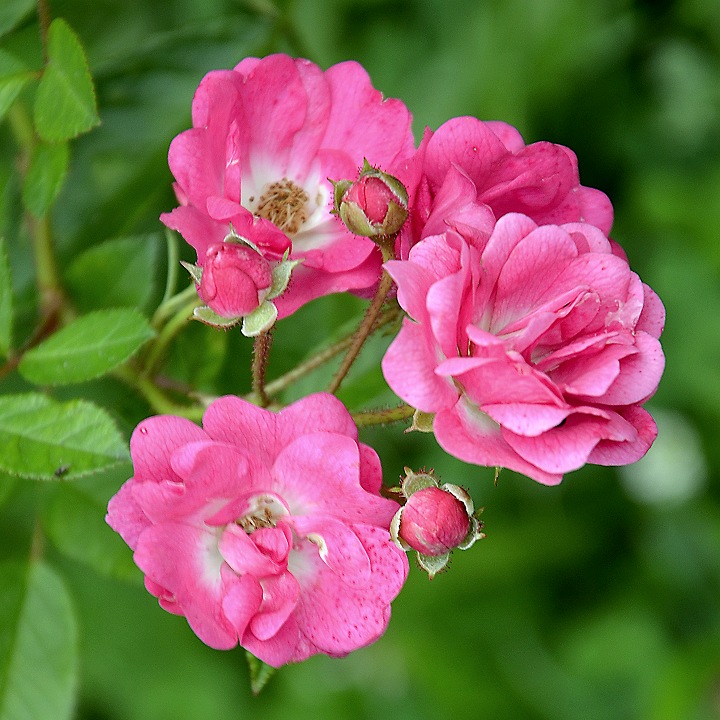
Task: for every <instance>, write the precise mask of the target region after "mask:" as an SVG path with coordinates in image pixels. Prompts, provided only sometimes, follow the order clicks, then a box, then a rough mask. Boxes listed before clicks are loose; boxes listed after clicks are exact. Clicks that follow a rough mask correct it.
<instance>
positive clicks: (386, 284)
mask: <svg viewBox="0 0 720 720" xmlns="http://www.w3.org/2000/svg"><path fill="white" fill-rule="evenodd" d="M394 241H395V239H394V238H388V241H387V242H385V243H383V244H382V245H381V246H380V249H381V250H382V254H383V262H385V261H387V260H389V259H390V258H392V257H393V253H394V250H393V245H394ZM392 283H393V281H392V278H391V277H390V276H389V275H388V274H387V272H385V270H383V273H382V277H381V278H380V284H379V285H378V289H377V292H376V293H375V297H374V298H373V299H372V302H371V303H370V307H369V308H368V309H367V312H366V313H365V317H364V318H363V319H362V322H361V323H360V325H359V326H358V329H357V330H356V332H355V335H354V337H353V340H352V342H351V343H350V347H349V348H348V351H347V354H346V355H345V357H344V358H343V360H342V362H341V363H340V367H339V368H338V369H337V372H336V373H335V375H334V376H333V378H332V380H331V381H330V384H329V385H328V387H327V391H328V392H329V393H336V392H337V390H338V388H339V387H340V383H342V381H343V380H344V379H345V376H346V375H347V374H348V371H349V370H350V368H351V366H352V364H353V363H354V362H355V359H356V358H357V356H358V355H359V353H360V350H361V349H362V346H363V345H364V343H365V341H366V340H367V339H368V337H370V333H371V332H372V329H373V325H374V324H375V320H376V319H377V316H378V315H379V313H380V310H381V309H382V306H383V304H384V303H385V298H387V295H388V293H389V292H390V288H391V287H392Z"/></svg>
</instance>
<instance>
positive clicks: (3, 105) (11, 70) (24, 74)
mask: <svg viewBox="0 0 720 720" xmlns="http://www.w3.org/2000/svg"><path fill="white" fill-rule="evenodd" d="M1 14H2V10H0V15H1ZM0 23H2V18H1V17H0ZM33 77H34V75H33V73H32V72H30V71H29V70H28V69H27V67H26V66H25V65H23V63H21V62H20V61H19V60H18V59H17V58H16V57H15V56H14V55H11V54H10V53H9V52H6V51H5V50H0V120H2V119H3V117H5V113H7V111H8V110H9V109H10V108H11V107H12V104H13V103H14V102H15V98H17V96H18V95H19V94H20V91H21V90H22V89H23V87H24V86H25V83H26V82H28V80H31V79H32V78H33Z"/></svg>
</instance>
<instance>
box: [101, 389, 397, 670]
mask: <svg viewBox="0 0 720 720" xmlns="http://www.w3.org/2000/svg"><path fill="white" fill-rule="evenodd" d="M130 449H131V453H132V457H133V463H134V472H135V474H134V476H133V477H132V478H130V480H128V481H127V482H126V483H125V484H124V485H123V486H122V488H120V491H119V492H118V493H117V495H115V497H114V498H112V500H111V501H110V504H109V507H108V515H107V522H108V523H109V524H110V526H111V527H113V528H114V529H115V530H116V531H117V532H119V533H120V535H121V536H122V537H123V539H124V540H125V541H126V542H127V543H128V545H129V546H130V547H131V548H132V549H133V550H134V551H135V555H134V557H135V562H136V563H137V565H138V566H139V567H140V569H141V570H142V571H143V572H144V573H145V586H146V587H147V589H148V590H149V591H150V592H151V593H152V594H153V595H155V596H156V597H157V598H158V599H159V602H160V605H161V606H162V607H163V608H165V609H166V610H168V611H169V612H171V613H174V614H176V615H184V616H185V617H186V618H187V621H188V623H189V624H190V627H191V628H192V629H193V631H194V632H195V633H196V634H197V635H198V637H199V638H200V639H201V640H202V641H203V642H205V643H207V644H208V645H210V646H211V647H214V648H218V649H228V648H232V647H234V646H235V645H237V644H238V643H240V645H242V646H243V647H244V648H246V649H247V650H249V651H250V652H251V653H253V654H254V655H255V656H256V657H258V658H260V659H261V660H263V661H264V662H267V663H269V664H271V665H274V666H279V665H282V664H284V663H287V662H295V661H300V660H303V659H305V658H307V657H309V656H310V655H313V654H315V653H326V654H328V655H331V656H342V655H345V654H347V653H349V652H351V651H352V650H355V649H357V648H360V647H363V646H364V645H367V644H369V643H371V642H373V641H375V640H377V639H378V638H379V637H380V636H381V635H382V634H383V632H384V631H385V628H386V626H387V623H388V620H389V618H390V602H391V600H393V599H394V598H395V596H396V595H397V594H398V592H399V591H400V589H401V587H402V585H403V583H404V581H405V578H406V575H407V569H408V566H407V560H406V558H405V554H404V553H403V552H402V551H401V550H400V549H399V548H398V547H397V546H396V545H395V544H394V543H393V541H392V540H391V538H390V534H389V532H388V528H389V524H390V521H391V519H392V516H393V514H394V513H395V511H396V510H397V507H398V506H397V504H396V503H395V502H393V501H391V500H386V499H385V498H382V497H381V496H380V494H379V490H380V485H381V482H382V474H381V468H380V461H379V459H378V457H377V455H376V453H375V452H374V451H373V450H372V449H371V448H370V447H368V446H366V445H363V444H361V443H358V441H357V428H356V427H355V425H354V423H353V421H352V419H351V417H350V415H349V413H348V412H347V410H346V409H345V407H344V406H343V405H342V404H341V403H340V401H339V400H337V399H336V398H334V397H333V396H331V395H327V394H318V395H312V396H309V397H307V398H304V399H303V400H300V401H298V402H296V403H295V404H293V405H290V406H289V407H287V408H285V409H283V410H281V411H280V412H278V413H277V414H276V413H273V412H270V411H268V410H263V409H261V408H258V407H256V406H254V405H252V404H250V403H247V402H245V401H244V400H241V399H240V398H237V397H223V398H220V399H218V400H216V401H215V402H214V403H213V404H212V405H210V407H209V408H208V410H207V411H206V413H205V416H204V419H203V428H202V429H201V428H200V427H198V426H197V425H195V424H194V423H192V422H190V421H188V420H185V419H182V418H178V417H172V416H158V417H151V418H149V419H147V420H144V421H143V422H142V423H140V425H138V427H137V428H136V430H135V432H134V433H133V436H132V438H131V441H130Z"/></svg>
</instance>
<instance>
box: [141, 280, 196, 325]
mask: <svg viewBox="0 0 720 720" xmlns="http://www.w3.org/2000/svg"><path fill="white" fill-rule="evenodd" d="M197 299H198V297H197V290H196V288H195V285H194V284H192V285H189V286H188V287H186V288H185V289H184V290H183V291H182V292H179V293H178V294H177V295H173V296H172V297H170V298H168V299H167V300H163V302H162V303H161V304H160V305H159V306H158V308H157V310H155V314H154V315H153V317H152V321H151V325H152V326H153V327H154V328H155V329H156V330H160V328H162V326H163V324H164V323H165V321H166V320H167V318H169V317H170V316H172V315H174V314H175V313H176V312H177V311H178V308H181V307H183V305H185V304H186V303H189V302H190V301H191V300H195V301H197ZM196 304H197V302H196Z"/></svg>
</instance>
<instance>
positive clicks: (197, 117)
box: [161, 55, 414, 317]
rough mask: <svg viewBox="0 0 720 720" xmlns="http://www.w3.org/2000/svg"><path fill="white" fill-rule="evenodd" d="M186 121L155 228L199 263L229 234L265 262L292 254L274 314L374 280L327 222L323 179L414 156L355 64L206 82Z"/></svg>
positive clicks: (366, 249)
mask: <svg viewBox="0 0 720 720" xmlns="http://www.w3.org/2000/svg"><path fill="white" fill-rule="evenodd" d="M192 115H193V128H192V129H191V130H187V131H185V132H183V133H181V134H180V135H178V136H177V137H176V138H175V139H174V140H173V142H172V144H171V146H170V153H169V163H170V169H171V170H172V172H173V175H174V176H175V179H176V184H175V191H176V194H177V197H178V200H179V201H180V207H178V208H176V209H175V210H173V211H172V212H170V213H166V214H164V215H162V216H161V220H162V221H163V222H164V223H165V224H166V225H167V226H168V227H170V228H173V229H175V230H177V231H178V232H180V233H181V234H182V236H183V237H184V238H185V239H186V240H187V241H188V242H189V243H190V244H191V245H192V246H193V247H194V248H195V250H196V251H197V253H198V264H199V265H200V266H202V263H203V262H204V259H205V256H206V252H207V249H208V247H210V246H211V245H213V244H215V243H219V242H222V240H223V238H224V237H225V236H226V235H227V234H228V233H229V232H230V231H231V229H232V231H234V232H235V233H237V234H238V235H240V236H242V237H245V238H247V239H248V240H250V241H251V242H252V243H254V244H255V245H256V246H257V247H259V248H260V249H261V251H263V253H267V254H268V255H269V257H271V258H273V259H278V258H280V257H281V256H282V254H283V252H284V251H285V250H286V249H288V248H290V247H291V248H292V251H291V254H290V259H293V260H302V261H303V262H302V264H301V265H299V266H298V267H297V268H296V269H295V270H294V271H293V280H292V282H291V283H290V286H289V287H288V289H287V290H286V291H285V292H284V293H283V294H282V296H280V297H278V298H277V300H276V305H277V308H278V312H279V316H280V317H284V316H286V315H289V314H290V313H291V312H293V311H295V310H296V309H297V308H298V307H300V306H301V305H303V304H304V303H306V302H308V301H309V300H312V299H313V298H316V297H320V296H322V295H326V294H328V293H333V292H340V291H345V290H367V289H368V288H370V287H372V286H373V285H374V284H375V283H376V282H377V281H378V278H379V276H380V262H381V261H380V254H379V252H378V250H377V249H376V248H375V245H374V243H373V242H372V241H371V240H369V239H366V238H358V237H356V236H354V235H352V234H351V233H349V232H348V231H347V230H346V228H345V227H344V226H343V224H342V223H341V222H340V220H339V219H338V218H337V217H335V216H334V215H332V214H331V210H332V197H333V190H332V185H331V184H330V182H329V180H328V178H333V179H341V178H353V177H356V176H357V171H358V167H360V165H362V163H363V158H367V159H368V160H369V161H370V163H371V164H372V165H374V166H379V167H381V168H382V169H389V168H391V167H392V166H394V165H395V164H400V165H403V164H404V163H405V162H406V161H407V159H408V158H410V157H411V156H412V155H413V153H414V142H413V138H412V132H411V127H410V123H411V116H410V113H409V112H408V110H407V108H406V107H405V106H404V105H403V103H402V102H400V101H399V100H392V99H390V100H383V97H382V95H381V93H380V92H379V91H378V90H375V89H374V88H373V87H372V85H371V83H370V79H369V78H368V75H367V73H366V72H365V71H364V70H363V68H362V67H361V66H360V65H358V64H357V63H354V62H344V63H340V64H338V65H334V66H332V67H331V68H329V69H328V70H327V71H325V72H323V71H322V70H321V69H320V68H319V67H317V65H314V64H313V63H311V62H309V61H307V60H299V59H293V58H290V57H288V56H287V55H271V56H269V57H266V58H263V59H258V58H246V59H245V60H243V61H242V62H241V63H240V64H239V65H238V66H237V67H235V69H234V70H228V71H215V72H211V73H209V74H208V75H206V76H205V78H203V80H202V82H201V83H200V86H199V88H198V89H197V92H196V93H195V98H194V100H193V108H192Z"/></svg>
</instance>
